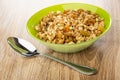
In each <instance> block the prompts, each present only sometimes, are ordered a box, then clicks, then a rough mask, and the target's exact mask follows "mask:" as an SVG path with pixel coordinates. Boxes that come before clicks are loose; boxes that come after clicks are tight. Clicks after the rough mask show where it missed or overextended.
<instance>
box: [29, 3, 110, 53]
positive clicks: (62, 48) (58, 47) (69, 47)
mask: <svg viewBox="0 0 120 80" xmlns="http://www.w3.org/2000/svg"><path fill="white" fill-rule="evenodd" d="M79 8H82V9H84V10H90V11H92V12H93V13H97V14H99V16H100V17H102V18H104V22H105V30H104V32H103V33H102V34H101V35H99V36H98V37H96V38H94V39H91V40H89V41H86V42H81V43H77V44H54V43H49V42H45V41H43V40H40V39H39V38H38V37H37V36H36V34H37V31H36V30H35V29H34V27H35V26H36V25H37V24H38V23H39V21H40V20H41V19H42V17H44V16H46V15H47V14H48V13H49V12H51V11H58V10H59V11H64V10H66V9H69V10H72V9H79ZM110 26H111V17H110V15H109V13H108V12H106V11H105V10H104V9H102V8H100V7H97V6H94V5H90V4H84V3H65V4H58V5H53V6H50V7H47V8H44V9H42V10H40V11H38V12H37V13H35V14H34V15H33V16H32V17H31V18H30V19H29V20H28V22H27V31H28V33H29V34H30V35H31V36H32V37H33V38H35V39H36V40H38V41H39V42H40V43H42V44H44V45H46V46H47V47H49V48H50V49H52V50H54V51H57V52H62V53H75V52H78V51H81V50H83V49H85V48H87V47H89V46H90V45H92V44H93V43H94V42H95V41H96V40H98V39H99V38H100V37H101V36H103V35H104V34H105V33H106V32H107V31H108V30H109V29H110Z"/></svg>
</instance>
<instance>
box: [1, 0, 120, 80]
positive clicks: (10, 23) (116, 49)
mask: <svg viewBox="0 0 120 80" xmlns="http://www.w3.org/2000/svg"><path fill="white" fill-rule="evenodd" d="M73 1H74V2H75V1H76V2H84V3H90V4H94V5H98V6H100V7H102V8H104V9H106V10H107V11H108V12H109V13H110V14H111V16H112V26H111V29H110V30H109V32H108V33H107V34H105V35H104V36H103V37H102V38H101V39H100V40H98V41H97V42H96V43H94V44H93V45H92V46H91V47H89V48H87V49H86V50H84V51H81V52H79V53H76V54H60V53H59V54H58V53H57V52H54V51H51V50H49V49H48V48H46V47H45V46H44V45H42V44H40V43H39V42H37V41H35V40H34V39H33V38H31V37H30V36H29V35H28V33H27V31H26V22H27V20H28V19H29V17H30V16H31V15H32V14H34V13H35V12H36V11H38V10H40V9H42V8H44V7H47V6H50V5H53V4H57V3H64V2H73ZM119 13H120V0H111V1H110V0H99V1H98V0H92V2H91V0H84V1H83V0H79V1H77V0H64V1H61V0H54V1H47V0H46V1H45V0H41V1H39V0H29V1H28V0H0V80H120V76H119V74H120V54H119V53H120V33H119V32H120V15H119ZM9 36H17V37H21V38H24V39H26V40H28V41H30V42H31V43H33V44H34V45H35V46H36V47H37V49H38V51H39V52H42V53H49V54H51V55H54V56H56V57H58V58H61V59H63V60H66V61H70V62H73V63H75V64H83V65H87V66H91V67H94V68H96V69H97V70H98V73H97V74H96V75H92V76H86V75H83V74H80V73H78V72H76V71H74V70H73V69H70V68H68V67H67V66H64V65H62V64H60V63H57V62H55V61H52V60H50V59H47V58H44V57H42V56H40V57H34V58H25V57H22V56H20V55H18V54H17V53H16V52H15V51H13V50H12V49H11V48H10V46H9V45H8V44H7V38H8V37H9Z"/></svg>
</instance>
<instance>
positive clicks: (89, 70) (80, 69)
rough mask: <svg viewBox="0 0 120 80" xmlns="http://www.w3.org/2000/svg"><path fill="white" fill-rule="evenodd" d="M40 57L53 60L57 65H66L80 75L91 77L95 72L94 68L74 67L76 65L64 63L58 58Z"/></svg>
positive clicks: (46, 55)
mask: <svg viewBox="0 0 120 80" xmlns="http://www.w3.org/2000/svg"><path fill="white" fill-rule="evenodd" d="M42 56H45V57H47V58H49V59H52V60H55V61H57V62H59V63H62V64H64V65H67V66H68V67H70V68H72V69H74V70H76V71H78V72H80V73H82V74H86V75H92V74H95V73H96V72H97V71H96V69H94V68H91V67H88V66H83V65H76V64H73V63H71V62H67V61H64V60H62V59H58V58H56V57H54V56H51V55H49V54H42Z"/></svg>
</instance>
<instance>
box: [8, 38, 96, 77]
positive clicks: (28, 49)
mask: <svg viewBox="0 0 120 80" xmlns="http://www.w3.org/2000/svg"><path fill="white" fill-rule="evenodd" d="M7 41H8V43H9V45H10V46H11V47H12V48H13V49H14V50H15V51H17V52H18V53H19V54H21V55H23V56H26V57H31V56H35V55H38V54H40V53H38V52H37V50H36V48H35V47H34V46H33V45H32V44H31V43H29V42H28V41H25V40H23V39H20V38H16V37H9V38H8V39H7ZM40 55H41V56H44V57H47V58H49V59H52V60H54V61H57V62H59V63H62V64H64V65H66V66H68V67H70V68H72V69H74V70H76V71H78V72H80V73H82V74H86V75H92V74H95V73H96V69H94V68H90V67H88V66H83V65H76V64H73V63H71V62H67V61H64V60H61V59H58V58H56V57H54V56H51V55H49V54H40Z"/></svg>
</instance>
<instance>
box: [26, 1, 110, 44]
mask: <svg viewBox="0 0 120 80" xmlns="http://www.w3.org/2000/svg"><path fill="white" fill-rule="evenodd" d="M69 4H83V5H88V6H93V7H96V8H99V9H101V10H103V11H104V12H105V13H107V15H108V16H109V18H110V22H109V25H108V27H107V28H106V29H105V31H104V32H103V33H102V34H100V35H99V36H97V37H95V38H93V39H90V40H88V41H85V42H80V43H75V44H67V43H65V44H55V43H50V42H46V41H44V40H41V39H38V38H37V37H36V36H34V35H33V34H32V33H31V32H30V30H29V28H28V24H29V21H30V20H31V19H32V17H33V16H34V15H35V14H37V13H38V12H40V11H41V10H44V9H47V8H50V7H54V6H58V5H69ZM111 24H112V19H111V15H110V14H109V13H108V12H107V11H106V10H105V9H103V8H101V7H99V6H96V5H93V4H88V3H80V2H71V3H61V4H54V5H51V6H48V7H45V8H42V9H40V10H38V11H37V12H35V13H34V14H33V15H32V16H31V17H30V18H29V19H28V21H27V27H26V29H27V32H28V33H29V34H30V35H31V36H32V37H33V38H35V39H36V40H38V41H39V42H41V43H43V44H50V45H59V46H69V45H83V44H87V43H89V42H93V41H96V40H97V39H99V38H100V37H102V36H103V35H105V33H106V32H108V30H109V29H110V27H111Z"/></svg>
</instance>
